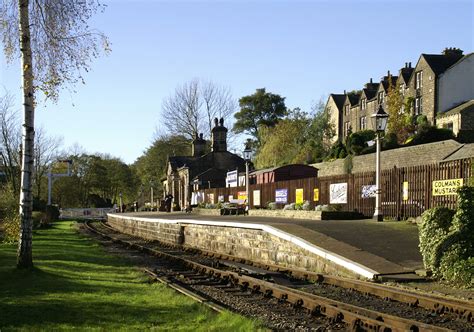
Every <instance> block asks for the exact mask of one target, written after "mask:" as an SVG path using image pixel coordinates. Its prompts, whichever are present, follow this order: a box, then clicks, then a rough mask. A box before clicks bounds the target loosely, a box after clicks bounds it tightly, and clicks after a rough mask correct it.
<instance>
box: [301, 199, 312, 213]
mask: <svg viewBox="0 0 474 332" xmlns="http://www.w3.org/2000/svg"><path fill="white" fill-rule="evenodd" d="M302 208H303V210H304V211H311V202H310V201H305V202H304V203H303V207H302Z"/></svg>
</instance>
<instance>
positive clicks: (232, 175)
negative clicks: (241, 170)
mask: <svg viewBox="0 0 474 332" xmlns="http://www.w3.org/2000/svg"><path fill="white" fill-rule="evenodd" d="M237 178H238V174H237V170H235V171H231V172H227V177H226V178H225V186H226V187H227V188H229V187H231V188H232V187H237Z"/></svg>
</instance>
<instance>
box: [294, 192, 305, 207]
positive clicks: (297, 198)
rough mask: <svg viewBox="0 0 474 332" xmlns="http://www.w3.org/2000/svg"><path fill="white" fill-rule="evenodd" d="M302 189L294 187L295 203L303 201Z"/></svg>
mask: <svg viewBox="0 0 474 332" xmlns="http://www.w3.org/2000/svg"><path fill="white" fill-rule="evenodd" d="M303 201H304V200H303V189H296V201H295V203H296V204H299V203H303Z"/></svg>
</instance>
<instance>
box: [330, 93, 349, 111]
mask: <svg viewBox="0 0 474 332" xmlns="http://www.w3.org/2000/svg"><path fill="white" fill-rule="evenodd" d="M330 96H331V97H332V99H333V100H334V102H335V103H336V106H337V108H338V109H339V110H342V106H343V105H344V101H345V100H346V95H345V94H336V93H331V95H330Z"/></svg>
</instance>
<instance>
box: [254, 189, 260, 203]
mask: <svg viewBox="0 0 474 332" xmlns="http://www.w3.org/2000/svg"><path fill="white" fill-rule="evenodd" d="M253 205H254V206H260V190H254V191H253Z"/></svg>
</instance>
